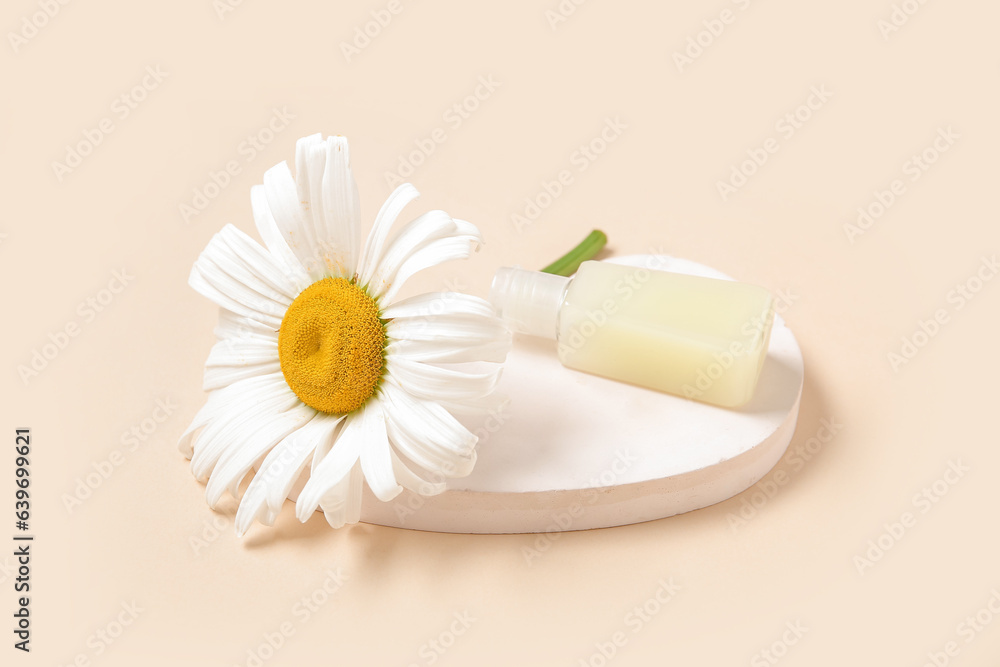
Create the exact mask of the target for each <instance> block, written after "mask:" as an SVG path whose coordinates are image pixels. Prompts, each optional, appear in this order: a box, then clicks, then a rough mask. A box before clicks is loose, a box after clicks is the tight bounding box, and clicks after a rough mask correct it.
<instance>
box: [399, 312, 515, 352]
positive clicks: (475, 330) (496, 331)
mask: <svg viewBox="0 0 1000 667" xmlns="http://www.w3.org/2000/svg"><path fill="white" fill-rule="evenodd" d="M386 337H387V338H389V340H391V341H392V340H406V341H424V342H441V343H446V344H448V345H456V346H458V345H486V344H489V343H492V342H494V341H497V340H508V339H509V337H510V333H509V332H508V330H507V328H506V327H505V326H504V324H503V323H502V322H501V321H500V320H498V319H496V318H493V319H485V318H474V317H469V316H463V315H437V316H434V317H419V318H397V319H394V320H392V321H391V322H389V323H388V324H387V325H386Z"/></svg>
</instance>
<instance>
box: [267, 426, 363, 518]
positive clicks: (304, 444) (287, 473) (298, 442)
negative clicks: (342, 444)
mask: <svg viewBox="0 0 1000 667" xmlns="http://www.w3.org/2000/svg"><path fill="white" fill-rule="evenodd" d="M343 419H344V417H343V415H328V414H323V413H320V414H318V415H317V416H316V418H315V419H313V421H311V422H310V423H309V425H310V428H309V429H308V430H306V429H299V431H296V432H295V433H293V434H292V435H290V436H289V437H287V438H285V440H283V441H282V442H281V443H280V445H279V446H278V447H275V448H274V450H272V452H271V453H272V454H273V455H274V457H273V461H271V462H269V461H268V460H266V459H265V461H264V464H262V465H261V472H265V466H270V468H268V470H267V472H266V474H265V478H266V479H268V490H267V504H268V505H270V507H271V509H273V510H278V509H280V508H281V505H282V504H283V503H284V501H285V498H287V497H288V493H289V491H291V490H292V486H293V485H294V484H295V482H296V480H297V479H298V476H299V473H301V472H302V469H303V468H304V467H305V463H306V461H307V460H308V459H309V455H310V454H313V453H314V452H315V451H316V449H317V447H319V446H320V445H321V444H324V443H327V442H332V441H333V434H334V431H335V430H336V427H337V425H338V424H340V422H341V421H343ZM268 456H269V458H272V457H271V455H268ZM278 464H280V465H278Z"/></svg>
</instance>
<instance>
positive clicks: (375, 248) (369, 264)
mask: <svg viewBox="0 0 1000 667" xmlns="http://www.w3.org/2000/svg"><path fill="white" fill-rule="evenodd" d="M419 196H420V193H419V192H417V189H416V188H415V187H413V186H412V185H410V184H409V183H403V184H402V185H400V186H399V187H398V188H396V189H395V190H393V192H392V194H391V195H389V198H388V199H386V200H385V203H384V204H382V209H381V210H380V211H379V212H378V216H376V217H375V224H374V225H373V226H372V230H371V232H369V234H368V239H367V241H365V249H364V251H363V252H362V253H361V258H360V259H359V260H358V280H359V282H360V283H361V284H362V285H367V284H368V283H369V282H371V280H372V276H373V275H374V273H375V269H376V268H377V267H378V266H379V264H380V263H381V262H382V249H383V247H384V246H385V239H386V237H387V236H388V235H389V230H390V229H391V228H392V226H393V224H395V222H396V218H398V217H399V214H400V213H401V212H402V211H403V208H405V207H406V205H407V204H409V203H410V202H412V201H413V200H414V199H416V198H417V197H419Z"/></svg>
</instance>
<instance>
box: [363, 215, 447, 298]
mask: <svg viewBox="0 0 1000 667" xmlns="http://www.w3.org/2000/svg"><path fill="white" fill-rule="evenodd" d="M456 230H457V227H456V225H455V221H454V220H452V219H451V216H449V215H448V214H447V213H445V212H444V211H429V212H427V213H424V214H423V215H421V216H420V217H418V218H416V219H414V220H411V221H410V222H408V223H406V224H405V225H404V226H403V228H402V229H400V230H399V233H398V234H396V236H395V237H393V239H392V240H391V241H390V242H389V246H388V247H387V248H386V249H385V251H384V252H383V253H382V256H381V257H379V258H378V261H377V262H376V264H375V266H374V267H373V270H372V272H371V273H372V275H371V280H369V281H368V282H363V281H362V283H361V284H362V285H365V286H367V287H368V290H369V292H370V293H371V294H372V296H375V297H376V298H377V297H380V296H382V295H383V294H385V292H386V291H388V289H389V287H390V286H391V285H392V282H393V280H394V279H395V276H396V272H397V271H398V270H399V268H400V267H401V266H402V265H403V264H404V263H405V262H406V260H407V259H408V258H409V257H410V256H411V255H413V253H414V252H416V251H417V250H419V249H420V248H423V247H425V246H427V245H428V244H429V243H431V242H433V241H436V240H439V239H442V238H447V237H449V236H451V235H452V234H454V233H455V232H456ZM385 302H386V303H387V301H385Z"/></svg>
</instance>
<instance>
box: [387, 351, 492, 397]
mask: <svg viewBox="0 0 1000 667" xmlns="http://www.w3.org/2000/svg"><path fill="white" fill-rule="evenodd" d="M501 370H502V367H501V366H496V367H495V368H492V369H490V370H488V371H485V372H482V373H470V372H465V371H461V370H458V369H454V368H442V367H440V366H433V365H431V364H425V363H423V362H420V361H411V360H409V359H406V358H405V357H393V358H392V359H386V372H387V373H389V374H390V375H391V376H392V378H393V379H394V380H395V381H396V382H398V383H399V386H400V387H402V388H403V389H405V390H406V391H407V392H409V393H410V394H411V395H412V396H416V397H418V398H426V399H428V400H431V401H436V400H446V401H456V400H457V401H461V400H465V399H470V398H479V397H481V396H487V395H489V394H490V393H491V392H492V391H493V390H494V389H496V386H497V382H499V381H500V371H501Z"/></svg>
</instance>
